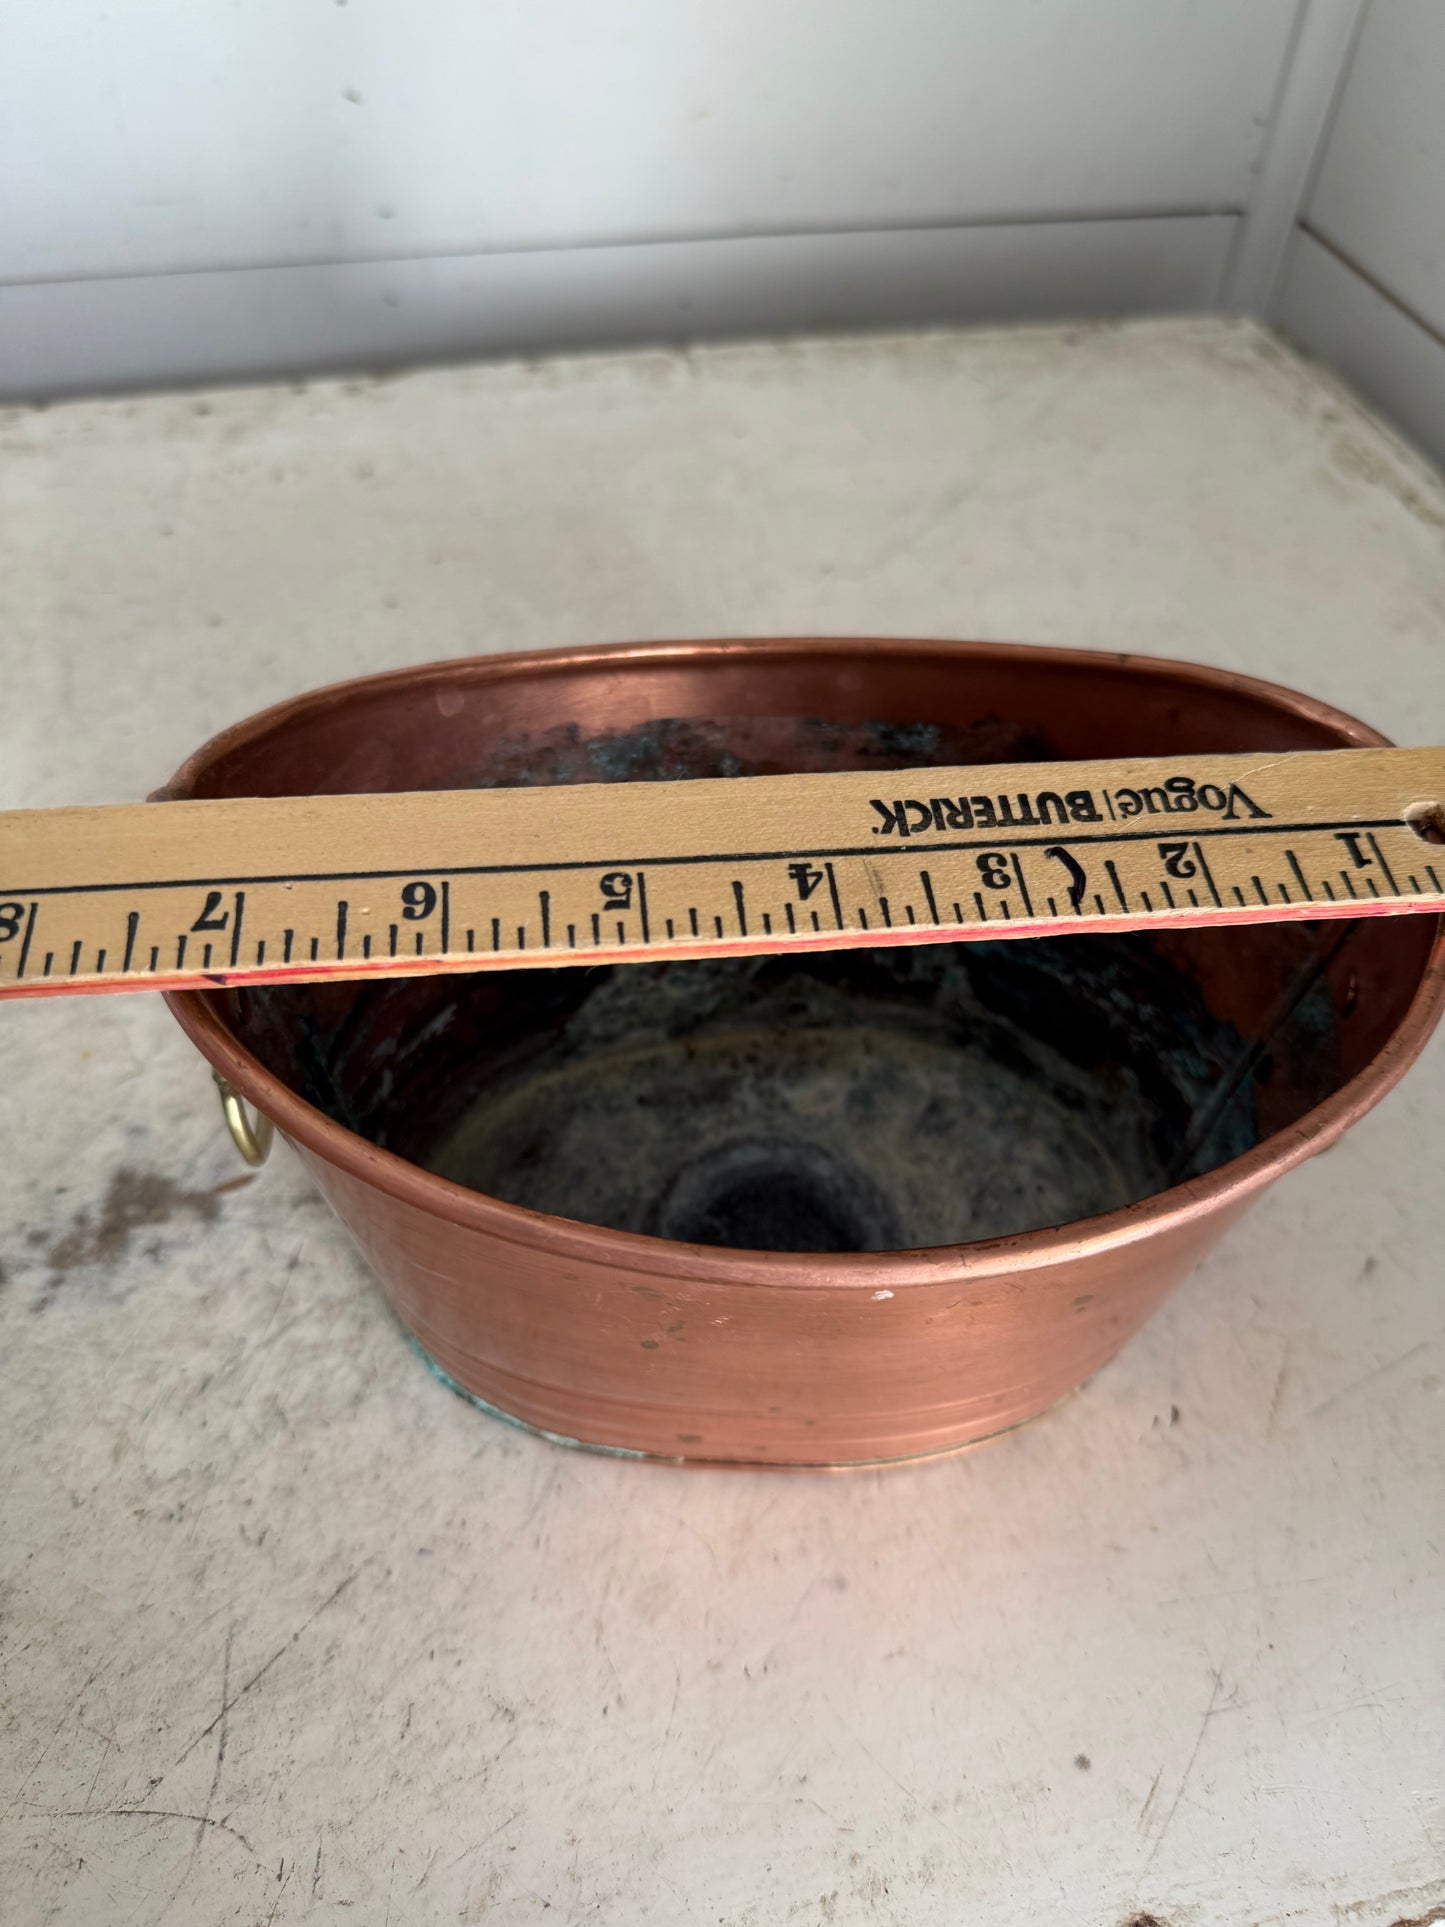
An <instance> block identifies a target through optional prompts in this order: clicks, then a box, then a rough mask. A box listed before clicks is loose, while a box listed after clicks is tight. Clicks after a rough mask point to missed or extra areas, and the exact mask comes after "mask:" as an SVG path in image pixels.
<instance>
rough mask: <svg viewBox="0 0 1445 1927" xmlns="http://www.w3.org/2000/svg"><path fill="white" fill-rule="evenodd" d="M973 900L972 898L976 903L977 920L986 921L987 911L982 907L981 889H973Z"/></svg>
mask: <svg viewBox="0 0 1445 1927" xmlns="http://www.w3.org/2000/svg"><path fill="white" fill-rule="evenodd" d="M973 900H974V902H975V903H976V904H977V906H978V920H979V922H980V923H987V922H988V912H987V910H985V909H984V907H983V893H982V892H981V891H979V890H975V891H974V893H973Z"/></svg>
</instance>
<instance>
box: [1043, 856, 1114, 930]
mask: <svg viewBox="0 0 1445 1927" xmlns="http://www.w3.org/2000/svg"><path fill="white" fill-rule="evenodd" d="M1104 874H1105V876H1107V877H1108V879H1109V882H1110V884H1111V885H1112V886H1113V891H1114V895H1115V896H1116V897H1117V898H1118V899H1119V908H1120V909H1121V910H1122V911H1123V912H1124V913H1125V915H1126V916H1127V914H1128V911H1129V899H1128V898H1127V897H1126V896H1125V895H1124V886H1123V884H1122V883H1120V881H1119V870H1118V866H1117V864H1116V863H1115V862H1114V859H1113V857H1111V856H1106V857H1105V858H1104ZM1053 908H1054V900H1053V898H1052V897H1050V898H1049V909H1050V911H1053Z"/></svg>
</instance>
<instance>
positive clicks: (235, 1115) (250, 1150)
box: [211, 1071, 276, 1165]
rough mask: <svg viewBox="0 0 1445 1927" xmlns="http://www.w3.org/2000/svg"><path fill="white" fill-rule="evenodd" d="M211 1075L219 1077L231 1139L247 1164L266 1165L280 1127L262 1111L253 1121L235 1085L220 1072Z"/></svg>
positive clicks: (223, 1114) (218, 1085)
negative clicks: (277, 1128)
mask: <svg viewBox="0 0 1445 1927" xmlns="http://www.w3.org/2000/svg"><path fill="white" fill-rule="evenodd" d="M211 1075H212V1077H214V1078H215V1080H216V1089H217V1090H218V1091H219V1092H220V1093H221V1114H222V1116H223V1117H224V1118H225V1120H226V1129H227V1130H228V1131H229V1132H230V1133H231V1142H232V1143H233V1144H234V1145H235V1147H236V1149H237V1150H238V1151H239V1152H240V1153H241V1156H242V1157H243V1158H244V1159H245V1160H246V1162H247V1164H251V1165H256V1164H264V1163H265V1162H266V1160H267V1158H268V1157H269V1156H270V1155H271V1142H272V1139H273V1138H274V1137H275V1135H276V1126H275V1125H274V1124H273V1123H272V1122H271V1120H270V1118H269V1117H263V1116H262V1114H261V1113H260V1111H257V1113H256V1121H255V1123H254V1124H253V1123H252V1122H251V1119H250V1117H249V1116H248V1115H247V1111H246V1106H245V1105H244V1104H243V1103H242V1101H241V1093H240V1092H239V1091H238V1090H237V1089H236V1087H235V1085H234V1084H230V1083H228V1082H227V1080H226V1079H225V1078H224V1077H222V1075H221V1073H220V1072H219V1071H212V1072H211Z"/></svg>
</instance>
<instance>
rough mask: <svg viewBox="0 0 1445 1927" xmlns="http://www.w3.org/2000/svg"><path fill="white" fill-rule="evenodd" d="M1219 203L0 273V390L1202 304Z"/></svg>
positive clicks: (1219, 269) (1217, 272) (1212, 290)
mask: <svg viewBox="0 0 1445 1927" xmlns="http://www.w3.org/2000/svg"><path fill="white" fill-rule="evenodd" d="M1237 225H1238V223H1237V221H1235V220H1234V219H1232V218H1231V217H1229V216H1227V215H1200V216H1196V217H1193V218H1186V217H1180V218H1175V219H1158V220H1150V219H1145V220H1130V221H1067V222H1061V223H1058V224H1052V223H1048V222H1031V223H1029V224H1028V225H1027V226H1023V227H972V228H967V227H965V228H929V229H917V228H914V229H904V230H898V231H892V232H883V233H874V234H822V235H802V236H789V237H788V238H787V239H773V240H769V239H745V240H734V241H679V242H675V243H671V244H668V245H658V246H652V247H617V248H564V249H558V250H555V251H546V252H542V251H538V252H532V253H526V254H505V255H461V256H456V255H452V256H446V257H441V258H436V257H432V258H428V259H423V260H411V261H386V262H343V263H338V264H334V265H327V266H304V267H279V268H241V269H236V270H234V271H232V272H228V273H220V274H215V273H213V274H184V275H132V276H129V277H125V278H122V279H118V280H109V281H51V282H35V283H30V284H26V285H22V286H12V287H9V288H4V287H0V397H3V396H15V397H19V396H26V395H60V394H67V393H76V392H94V391H95V390H97V389H102V390H114V389H119V388H136V387H142V388H144V387H155V386H158V385H164V384H167V383H174V382H185V383H202V382H213V381H226V380H231V379H236V378H245V377H256V376H264V375H279V374H295V373H304V372H308V371H317V370H326V369H337V368H356V367H363V368H364V367H376V366H380V365H387V364H395V363H397V362H403V361H422V360H439V359H458V358H461V357H465V356H471V355H487V354H491V355H495V354H504V353H538V352H542V351H545V350H548V349H552V350H557V349H565V348H589V347H596V346H599V345H606V344H613V345H626V344H631V343H635V342H646V341H668V340H676V339H678V338H679V337H688V336H700V335H701V336H708V337H713V338H716V337H720V336H727V335H763V334H778V333H796V332H813V333H816V332H823V331H828V330H835V329H843V328H850V327H853V328H856V327H889V326H897V327H908V326H917V325H919V324H920V323H921V324H924V325H927V324H928V323H930V322H938V323H947V322H959V321H996V320H999V319H1001V318H1008V317H1011V316H1014V315H1018V314H1020V313H1022V314H1029V315H1036V316H1042V315H1053V316H1087V315H1114V314H1118V313H1120V312H1124V311H1130V310H1132V311H1146V312H1153V313H1160V312H1163V311H1165V310H1172V309H1198V308H1207V307H1210V306H1213V305H1214V304H1215V303H1216V302H1217V300H1218V295H1219V289H1220V285H1221V282H1222V279H1223V273H1224V265H1225V262H1226V260H1227V258H1228V254H1229V248H1230V243H1231V240H1232V238H1233V235H1234V231H1235V229H1236V227H1237Z"/></svg>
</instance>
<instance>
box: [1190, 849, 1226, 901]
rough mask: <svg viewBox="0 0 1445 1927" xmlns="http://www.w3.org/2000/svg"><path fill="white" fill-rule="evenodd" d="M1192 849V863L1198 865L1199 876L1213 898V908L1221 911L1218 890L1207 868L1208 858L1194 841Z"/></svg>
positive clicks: (1212, 875)
mask: <svg viewBox="0 0 1445 1927" xmlns="http://www.w3.org/2000/svg"><path fill="white" fill-rule="evenodd" d="M1193 849H1194V861H1195V862H1196V863H1197V864H1198V865H1199V872H1200V875H1201V876H1202V877H1203V878H1204V881H1205V884H1206V885H1207V887H1208V890H1209V894H1210V896H1212V897H1213V898H1214V906H1215V908H1216V909H1217V910H1219V909H1223V907H1224V906H1223V904H1221V903H1220V901H1219V890H1218V887H1217V885H1216V884H1215V881H1214V872H1213V871H1212V870H1211V869H1210V867H1209V858H1208V857H1207V856H1206V855H1205V854H1204V846H1203V845H1202V844H1201V843H1200V842H1199V841H1198V840H1197V839H1196V841H1195V843H1194V845H1193Z"/></svg>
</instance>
